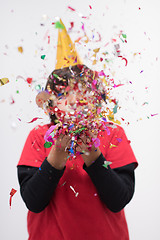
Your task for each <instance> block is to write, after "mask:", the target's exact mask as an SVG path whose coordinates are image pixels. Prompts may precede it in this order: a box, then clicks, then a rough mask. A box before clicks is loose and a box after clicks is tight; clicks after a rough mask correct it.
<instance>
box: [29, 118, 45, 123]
mask: <svg viewBox="0 0 160 240" xmlns="http://www.w3.org/2000/svg"><path fill="white" fill-rule="evenodd" d="M38 119H42V118H39V117H35V118H33V119H32V120H31V121H30V122H27V123H33V122H35V121H37V120H38Z"/></svg>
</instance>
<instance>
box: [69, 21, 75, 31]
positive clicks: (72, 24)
mask: <svg viewBox="0 0 160 240" xmlns="http://www.w3.org/2000/svg"><path fill="white" fill-rule="evenodd" d="M70 24H71V27H70V28H69V30H72V28H73V27H74V22H70Z"/></svg>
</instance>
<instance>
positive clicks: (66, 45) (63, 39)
mask: <svg viewBox="0 0 160 240" xmlns="http://www.w3.org/2000/svg"><path fill="white" fill-rule="evenodd" d="M60 26H61V27H60V28H59V31H58V43H57V57H56V59H57V61H56V67H55V69H61V68H65V67H69V66H74V65H77V64H83V63H82V61H81V59H80V57H79V55H78V53H77V51H76V49H75V45H74V44H73V42H72V40H71V38H70V36H69V34H68V33H67V30H66V28H65V26H64V24H63V22H62V20H61V19H60Z"/></svg>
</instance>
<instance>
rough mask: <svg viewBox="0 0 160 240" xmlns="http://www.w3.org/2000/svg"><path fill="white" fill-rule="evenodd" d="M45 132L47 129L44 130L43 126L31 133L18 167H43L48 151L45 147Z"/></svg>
mask: <svg viewBox="0 0 160 240" xmlns="http://www.w3.org/2000/svg"><path fill="white" fill-rule="evenodd" d="M45 131H47V129H44V128H43V127H42V126H37V127H35V128H34V129H33V130H32V131H31V132H30V133H29V135H28V137H27V140H26V142H25V145H24V147H23V151H22V153H21V157H20V160H19V162H18V166H19V165H27V166H32V167H40V166H41V164H42V162H43V161H44V159H45V158H46V149H45V147H44V143H45V140H44V132H45Z"/></svg>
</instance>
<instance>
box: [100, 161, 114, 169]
mask: <svg viewBox="0 0 160 240" xmlns="http://www.w3.org/2000/svg"><path fill="white" fill-rule="evenodd" d="M111 164H112V162H109V161H104V164H103V165H102V166H103V167H105V168H108V166H109V165H111Z"/></svg>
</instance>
